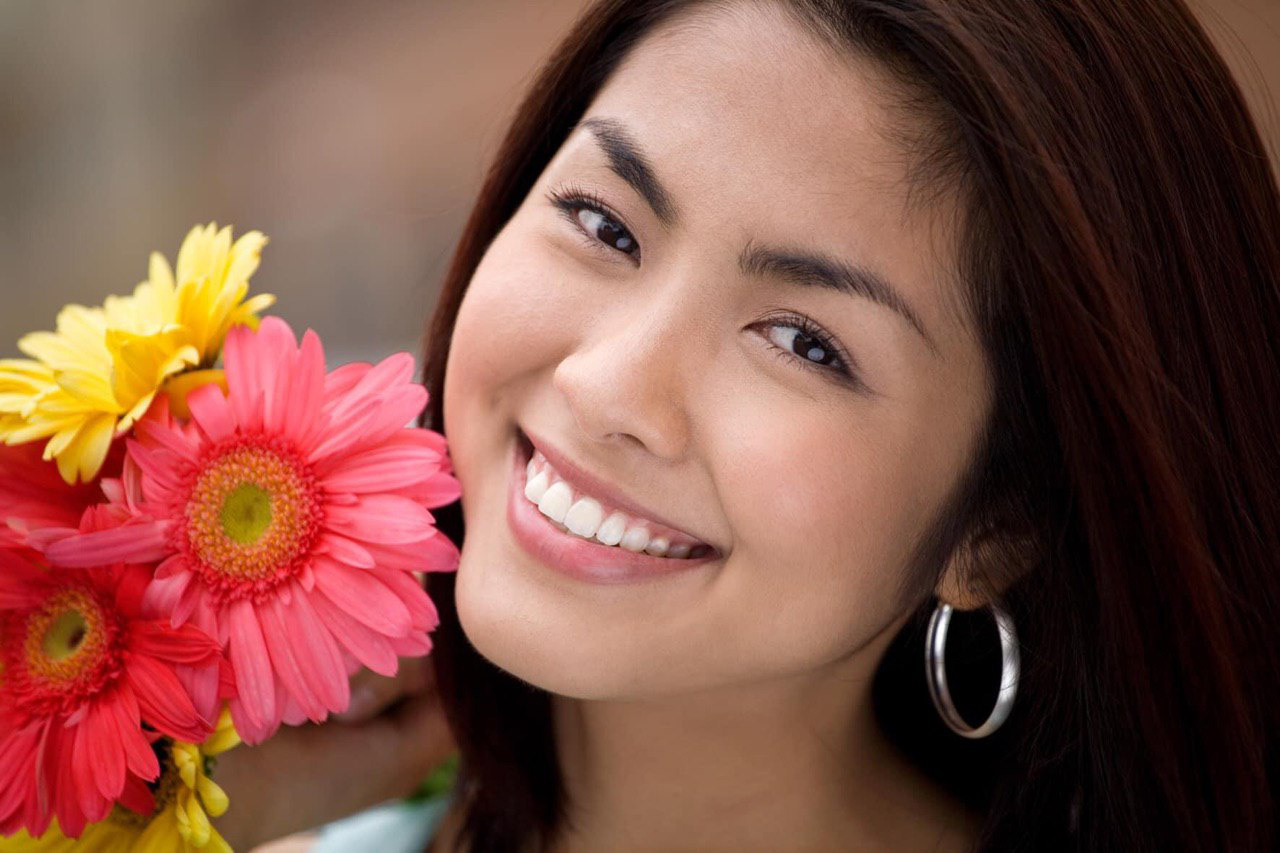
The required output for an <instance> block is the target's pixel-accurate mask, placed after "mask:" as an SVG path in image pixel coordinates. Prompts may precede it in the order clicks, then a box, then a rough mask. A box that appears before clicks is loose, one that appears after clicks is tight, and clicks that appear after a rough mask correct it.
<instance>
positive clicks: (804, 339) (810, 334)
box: [756, 314, 871, 392]
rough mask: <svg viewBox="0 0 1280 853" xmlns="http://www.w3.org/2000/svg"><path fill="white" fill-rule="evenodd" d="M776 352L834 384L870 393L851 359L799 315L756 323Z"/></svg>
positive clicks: (840, 347) (833, 341) (830, 339)
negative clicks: (822, 375) (841, 384)
mask: <svg viewBox="0 0 1280 853" xmlns="http://www.w3.org/2000/svg"><path fill="white" fill-rule="evenodd" d="M756 325H757V326H758V327H760V328H763V329H764V330H765V335H764V337H765V338H766V339H767V340H768V341H769V343H771V344H772V345H773V346H774V348H775V349H776V350H777V351H778V357H779V358H782V359H785V360H788V361H791V362H794V363H796V364H798V365H799V366H800V367H803V368H805V369H808V370H816V371H819V372H821V373H825V374H827V375H828V376H829V377H830V378H832V379H835V380H836V381H839V382H843V383H845V384H846V385H850V386H852V387H854V388H855V389H856V390H859V391H863V392H870V390H871V389H870V388H868V387H867V385H866V384H865V383H864V382H863V381H862V378H861V374H860V373H859V371H858V370H857V369H856V368H855V366H854V361H853V359H852V358H851V357H850V356H849V355H848V353H847V352H846V351H845V350H844V348H843V347H842V346H840V344H839V343H838V342H836V340H835V339H834V338H832V337H831V336H830V335H828V334H827V333H826V332H825V331H823V329H822V327H821V326H819V325H818V324H817V323H815V322H813V321H812V320H810V319H809V318H808V317H806V316H804V315H803V314H787V315H784V316H780V317H771V318H769V319H768V320H764V321H762V322H760V323H757V324H756Z"/></svg>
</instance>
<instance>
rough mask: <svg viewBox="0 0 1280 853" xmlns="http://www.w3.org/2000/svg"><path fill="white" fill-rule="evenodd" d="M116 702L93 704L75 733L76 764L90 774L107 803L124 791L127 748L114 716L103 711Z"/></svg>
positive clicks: (109, 700) (111, 699) (103, 701)
mask: <svg viewBox="0 0 1280 853" xmlns="http://www.w3.org/2000/svg"><path fill="white" fill-rule="evenodd" d="M114 701H116V699H115V697H114V696H112V697H110V698H107V699H105V700H102V701H99V702H96V703H94V705H93V707H91V708H90V709H89V713H88V714H87V715H86V716H85V719H84V722H82V723H81V724H80V725H79V727H78V728H77V730H76V762H77V763H78V764H82V765H83V766H84V767H85V769H86V770H87V771H88V772H89V776H90V779H91V780H93V783H94V785H95V786H96V788H97V789H98V793H100V794H101V795H102V796H104V797H106V798H107V799H108V800H114V799H116V798H117V797H119V796H120V792H121V791H122V790H123V789H124V776H125V753H124V744H123V743H121V742H120V740H119V738H118V737H117V733H116V727H115V716H114V715H113V714H112V712H111V711H109V710H107V709H106V708H104V707H103V705H104V704H106V703H108V702H114Z"/></svg>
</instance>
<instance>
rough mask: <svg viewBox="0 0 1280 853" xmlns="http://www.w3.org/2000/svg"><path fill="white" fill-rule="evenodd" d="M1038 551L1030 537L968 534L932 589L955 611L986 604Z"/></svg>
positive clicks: (1020, 573) (1024, 569)
mask: <svg viewBox="0 0 1280 853" xmlns="http://www.w3.org/2000/svg"><path fill="white" fill-rule="evenodd" d="M1039 553H1040V551H1039V547H1038V542H1037V540H1036V539H1035V538H1034V537H1032V536H1026V535H1023V536H1017V535H1013V534H1010V533H996V532H990V531H988V532H984V533H979V534H976V535H971V536H969V537H967V538H966V539H965V540H964V541H963V542H962V543H961V544H960V545H959V546H958V547H957V548H956V549H955V551H953V552H952V554H951V559H949V560H948V561H947V565H946V566H945V567H944V568H943V570H942V574H941V576H940V577H939V578H938V585H937V587H935V589H934V592H935V593H936V594H937V596H938V599H939V600H940V601H942V602H943V603H944V604H950V605H951V606H952V607H954V608H955V609H956V610H977V609H978V608H981V607H986V606H987V604H988V603H990V601H991V600H992V598H993V597H998V596H1002V595H1003V594H1004V592H1005V590H1007V589H1008V588H1009V587H1010V586H1012V585H1013V584H1014V582H1015V581H1017V580H1018V579H1019V578H1021V577H1022V576H1023V575H1024V574H1026V573H1027V572H1029V571H1030V570H1031V569H1032V568H1033V567H1034V566H1035V564H1036V562H1037V559H1038V556H1039Z"/></svg>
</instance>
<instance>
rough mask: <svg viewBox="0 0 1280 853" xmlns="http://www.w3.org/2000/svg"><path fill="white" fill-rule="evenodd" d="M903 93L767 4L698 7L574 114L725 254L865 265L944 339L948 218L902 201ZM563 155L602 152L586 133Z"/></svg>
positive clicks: (952, 235) (626, 62)
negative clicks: (777, 248) (746, 251)
mask: <svg viewBox="0 0 1280 853" xmlns="http://www.w3.org/2000/svg"><path fill="white" fill-rule="evenodd" d="M899 85H900V84H898V83H897V82H896V81H895V80H894V79H893V78H892V76H891V75H890V73H889V72H888V71H887V70H885V69H884V68H882V67H880V66H879V65H878V64H876V63H875V62H874V61H872V60H871V59H868V58H863V57H860V56H857V55H855V54H853V53H851V52H849V51H844V52H838V51H837V50H836V49H834V48H833V47H831V46H829V45H827V44H825V43H824V42H822V41H820V40H818V39H816V38H815V37H814V36H812V35H811V34H810V33H808V32H807V31H806V30H804V29H803V28H802V27H801V26H800V25H798V24H797V23H796V22H795V20H794V19H793V18H791V17H790V15H789V14H788V13H787V12H786V11H785V10H783V9H781V8H780V7H779V6H777V5H775V4H772V3H754V2H743V3H736V4H729V5H726V6H721V5H719V4H710V5H709V6H708V7H707V8H700V7H695V9H694V11H692V12H685V13H683V14H681V15H678V16H676V17H674V18H673V19H671V20H669V21H667V22H664V23H663V24H662V25H660V26H659V27H657V28H655V29H654V30H653V31H651V32H650V33H648V34H646V36H644V37H643V38H642V39H641V40H640V41H639V42H638V44H637V45H636V46H635V47H634V48H633V49H632V50H631V51H630V52H629V53H628V54H627V55H626V57H625V58H624V59H623V60H622V62H621V63H620V64H619V66H618V67H617V68H616V69H615V71H614V72H613V74H612V75H611V76H610V78H609V79H608V80H607V81H606V83H605V85H604V86H603V87H602V88H601V90H600V92H599V93H598V94H597V96H596V98H595V99H594V101H593V102H592V104H591V106H590V107H589V108H588V109H587V111H586V114H587V115H601V116H609V117H613V118H617V119H619V120H621V121H622V122H623V123H625V124H626V125H627V127H628V128H630V129H631V130H632V135H633V136H634V137H635V139H636V141H637V143H638V144H639V145H640V146H641V147H642V148H643V149H644V151H645V152H646V153H647V154H648V156H649V158H650V159H651V161H652V164H653V166H654V170H655V172H657V174H658V175H659V176H660V177H661V178H662V179H663V182H664V184H665V185H667V186H668V187H669V188H670V189H671V191H672V195H673V196H674V197H675V201H676V203H677V205H678V206H679V208H680V211H681V213H682V214H683V215H684V219H683V220H682V222H681V225H682V226H683V227H684V228H686V229H701V233H702V234H703V235H705V236H708V237H710V236H716V237H723V238H725V239H728V240H730V241H732V242H733V248H734V250H735V251H736V249H737V248H738V246H739V244H740V243H742V242H744V241H745V240H746V239H748V238H751V237H755V238H759V239H763V240H766V241H774V240H779V241H787V240H790V241H802V242H804V243H807V244H811V245H815V246H821V247H823V248H825V249H827V250H829V251H831V252H833V253H838V254H840V255H841V256H843V257H846V258H849V259H851V260H853V261H856V262H859V263H866V264H867V265H868V266H871V267H873V268H876V269H879V270H881V271H882V272H883V273H884V274H885V275H886V276H887V277H890V278H892V279H893V280H894V281H895V282H896V283H898V284H899V285H900V286H901V287H902V288H903V289H904V290H907V291H908V293H907V296H908V298H909V299H910V300H911V301H912V302H913V303H914V304H916V305H917V306H918V308H919V311H920V313H921V314H922V315H925V316H924V319H925V322H926V324H927V325H929V326H930V328H933V329H935V330H937V331H938V332H939V334H940V336H941V337H943V338H945V337H947V336H949V335H951V334H953V333H955V334H959V333H960V332H961V329H960V327H962V326H963V325H964V321H963V318H962V317H961V316H960V313H959V312H958V310H957V306H958V304H959V303H958V296H959V284H958V281H957V263H956V257H957V254H956V250H955V239H956V231H955V225H956V223H957V220H958V217H957V211H958V208H957V206H956V203H955V201H954V200H953V199H952V198H951V197H950V194H937V195H936V197H934V198H931V200H930V203H929V204H928V205H926V206H912V205H910V204H908V201H909V193H908V190H909V183H908V175H909V167H910V165H911V159H910V154H909V152H908V151H906V150H905V149H904V148H903V147H902V143H901V142H900V141H898V140H900V139H901V138H902V132H901V131H902V126H901V124H899V123H900V122H903V121H906V120H907V119H906V118H905V117H904V116H903V115H900V114H899V111H898V110H897V109H896V104H897V101H896V98H897V95H898V93H899V91H900V90H899V89H898V88H897V87H898V86H899ZM566 147H567V148H569V149H570V150H573V149H578V150H580V152H582V153H583V154H584V156H592V155H591V154H588V153H586V152H592V153H594V154H596V155H598V152H597V151H595V146H594V143H593V141H592V140H591V138H590V133H589V132H586V131H583V130H579V131H578V132H577V133H576V134H575V136H574V138H573V139H572V140H570V141H569V143H568V144H567V146H566ZM708 228H714V229H716V230H715V231H714V232H712V233H708V232H707V229H708ZM930 321H932V322H930Z"/></svg>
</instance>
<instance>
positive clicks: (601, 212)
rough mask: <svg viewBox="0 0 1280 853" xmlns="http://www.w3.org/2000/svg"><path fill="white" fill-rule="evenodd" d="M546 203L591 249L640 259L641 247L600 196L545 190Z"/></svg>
mask: <svg viewBox="0 0 1280 853" xmlns="http://www.w3.org/2000/svg"><path fill="white" fill-rule="evenodd" d="M547 200H548V201H550V202H551V204H553V205H554V206H555V207H556V208H557V209H558V210H559V211H560V212H561V214H563V215H564V217H565V219H567V220H569V222H570V223H572V224H573V225H574V227H575V228H577V229H578V231H579V233H581V234H582V236H583V239H584V240H585V241H586V243H587V245H588V246H590V247H591V248H592V249H593V250H596V251H598V252H601V253H603V254H606V255H608V254H612V253H614V252H620V253H622V254H623V255H626V256H627V257H630V258H635V259H638V258H639V257H640V244H638V243H637V242H636V240H635V238H634V237H632V236H631V232H630V231H628V230H627V228H626V226H624V225H623V224H622V223H621V221H620V218H619V217H618V216H617V215H616V214H615V213H613V211H611V210H610V209H609V206H608V205H606V204H605V203H604V201H603V200H602V199H601V198H600V197H599V196H597V195H595V194H594V193H592V192H589V191H586V190H581V189H576V188H573V187H564V188H557V189H552V190H550V191H548V192H547Z"/></svg>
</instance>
